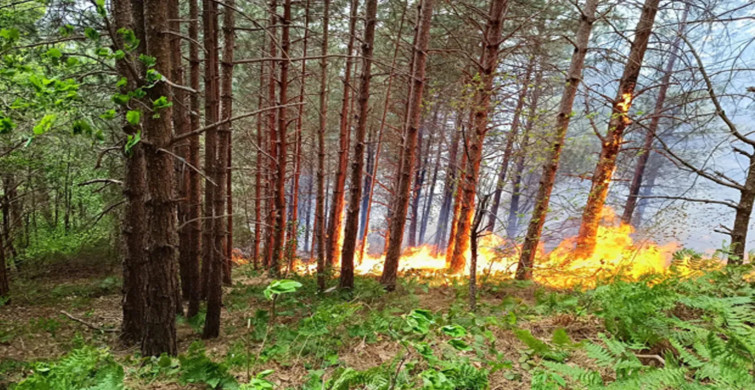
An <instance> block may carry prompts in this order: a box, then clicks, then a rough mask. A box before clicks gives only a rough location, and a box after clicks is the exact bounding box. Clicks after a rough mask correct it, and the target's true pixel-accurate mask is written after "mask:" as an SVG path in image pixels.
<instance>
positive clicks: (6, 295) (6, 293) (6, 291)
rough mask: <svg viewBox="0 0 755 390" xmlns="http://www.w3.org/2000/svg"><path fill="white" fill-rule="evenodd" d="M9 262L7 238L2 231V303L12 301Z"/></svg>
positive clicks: (0, 279)
mask: <svg viewBox="0 0 755 390" xmlns="http://www.w3.org/2000/svg"><path fill="white" fill-rule="evenodd" d="M8 279H9V278H8V264H7V260H6V259H5V240H3V235H2V233H0V303H2V304H4V305H7V304H9V303H11V302H10V283H9V282H8Z"/></svg>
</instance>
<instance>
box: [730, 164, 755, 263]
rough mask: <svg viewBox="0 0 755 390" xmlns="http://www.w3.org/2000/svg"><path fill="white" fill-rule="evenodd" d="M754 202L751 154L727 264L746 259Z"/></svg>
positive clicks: (754, 166)
mask: <svg viewBox="0 0 755 390" xmlns="http://www.w3.org/2000/svg"><path fill="white" fill-rule="evenodd" d="M753 203H755V155H751V156H750V165H749V167H748V170H747V177H746V179H745V183H744V186H743V188H742V189H741V190H740V192H739V203H737V208H736V213H735V215H734V225H733V226H732V229H731V250H730V253H729V257H728V259H727V264H730V265H732V264H742V263H743V262H744V261H745V249H746V247H747V233H748V231H749V229H750V216H751V215H752V207H753Z"/></svg>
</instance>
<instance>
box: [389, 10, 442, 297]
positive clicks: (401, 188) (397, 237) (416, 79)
mask: <svg viewBox="0 0 755 390" xmlns="http://www.w3.org/2000/svg"><path fill="white" fill-rule="evenodd" d="M418 15H419V19H418V21H417V32H416V34H415V41H414V45H413V47H414V50H413V56H412V57H413V59H412V78H411V89H410V93H409V98H408V100H407V110H406V123H405V126H404V145H403V150H404V153H403V154H402V158H401V162H400V167H399V175H398V177H397V180H398V183H397V184H396V197H395V198H396V202H395V204H394V206H393V207H394V212H393V215H392V218H391V220H390V230H389V234H390V237H391V239H390V243H389V245H388V251H387V254H386V257H385V264H384V266H383V274H382V275H381V277H380V282H381V283H382V284H383V286H385V288H386V289H387V290H394V289H395V288H396V277H397V276H398V262H399V257H400V256H401V245H402V242H403V236H404V226H405V224H406V213H407V209H408V207H409V197H410V191H409V190H410V188H411V181H412V173H413V172H414V159H415V156H414V151H415V149H416V147H417V133H418V130H419V122H420V116H421V115H422V95H423V92H424V88H425V63H426V62H427V47H428V44H429V41H430V23H431V21H432V15H433V0H423V1H422V2H421V3H420V5H419V12H418Z"/></svg>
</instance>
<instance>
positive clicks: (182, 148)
mask: <svg viewBox="0 0 755 390" xmlns="http://www.w3.org/2000/svg"><path fill="white" fill-rule="evenodd" d="M168 18H170V23H169V25H168V26H169V28H170V31H172V32H175V33H176V34H180V33H181V24H180V23H179V22H178V18H179V12H178V0H169V1H168ZM181 54H182V53H181V38H180V37H178V36H177V35H171V36H170V56H171V58H170V60H171V65H172V66H171V69H170V79H171V81H172V82H174V83H176V84H179V85H183V84H184V68H183V63H182V61H183V58H182V55H181ZM171 93H172V94H173V100H174V106H173V131H174V132H175V134H176V135H182V134H185V133H188V132H189V125H190V123H189V118H188V117H187V116H186V115H187V110H186V107H187V101H186V91H184V90H183V89H181V88H172V89H171ZM173 150H174V153H175V154H176V155H177V156H180V157H181V158H182V159H184V160H186V158H187V157H188V155H189V143H188V141H187V140H186V141H181V142H179V143H177V144H176V145H175V146H174V147H173ZM175 168H176V170H175V176H174V178H175V181H174V183H175V196H176V198H177V199H179V201H178V205H177V207H178V208H177V213H178V224H179V226H183V228H181V229H180V230H179V231H178V243H179V244H178V248H179V253H178V272H179V275H180V276H181V280H180V281H181V283H180V284H181V286H180V290H177V291H176V294H178V297H177V300H176V310H177V313H178V314H179V315H183V298H184V297H186V298H188V296H189V289H190V288H191V285H190V283H191V279H190V277H189V276H188V273H189V272H190V271H189V267H190V266H189V264H188V262H189V253H188V252H189V240H190V239H191V236H190V232H189V229H188V227H187V226H185V225H184V223H185V222H186V221H188V219H189V207H188V206H189V204H188V203H187V202H186V195H187V190H188V184H189V180H188V169H187V167H186V165H185V164H175ZM184 280H186V282H185V283H184Z"/></svg>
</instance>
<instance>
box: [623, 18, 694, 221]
mask: <svg viewBox="0 0 755 390" xmlns="http://www.w3.org/2000/svg"><path fill="white" fill-rule="evenodd" d="M688 12H689V5H687V7H686V8H685V11H684V13H683V14H682V20H681V22H680V27H679V35H683V34H684V30H685V27H686V26H685V25H686V23H687V14H688ZM680 46H681V39H679V38H677V39H675V40H674V43H673V45H672V48H671V51H670V52H669V59H668V62H667V63H666V68H665V69H664V70H663V77H662V78H661V83H660V87H659V88H658V96H657V97H656V100H655V108H654V109H653V117H652V118H651V119H650V124H649V125H648V127H647V130H646V133H645V141H644V142H643V144H642V149H641V151H640V155H639V156H638V157H637V165H636V166H635V168H634V175H633V176H632V183H631V184H630V185H629V196H628V197H627V203H626V205H625V206H624V213H623V214H622V215H621V221H622V222H624V223H626V224H630V223H632V216H633V214H634V210H635V208H636V207H637V200H638V199H639V194H640V188H641V187H642V181H643V179H644V176H645V169H646V168H647V165H648V160H649V159H650V155H651V154H652V153H653V141H655V135H656V132H657V131H658V124H659V123H660V122H661V116H662V115H663V106H664V104H665V103H666V95H667V93H668V89H669V87H670V86H671V76H672V75H673V72H674V66H675V65H676V60H677V58H678V56H679V49H680Z"/></svg>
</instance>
